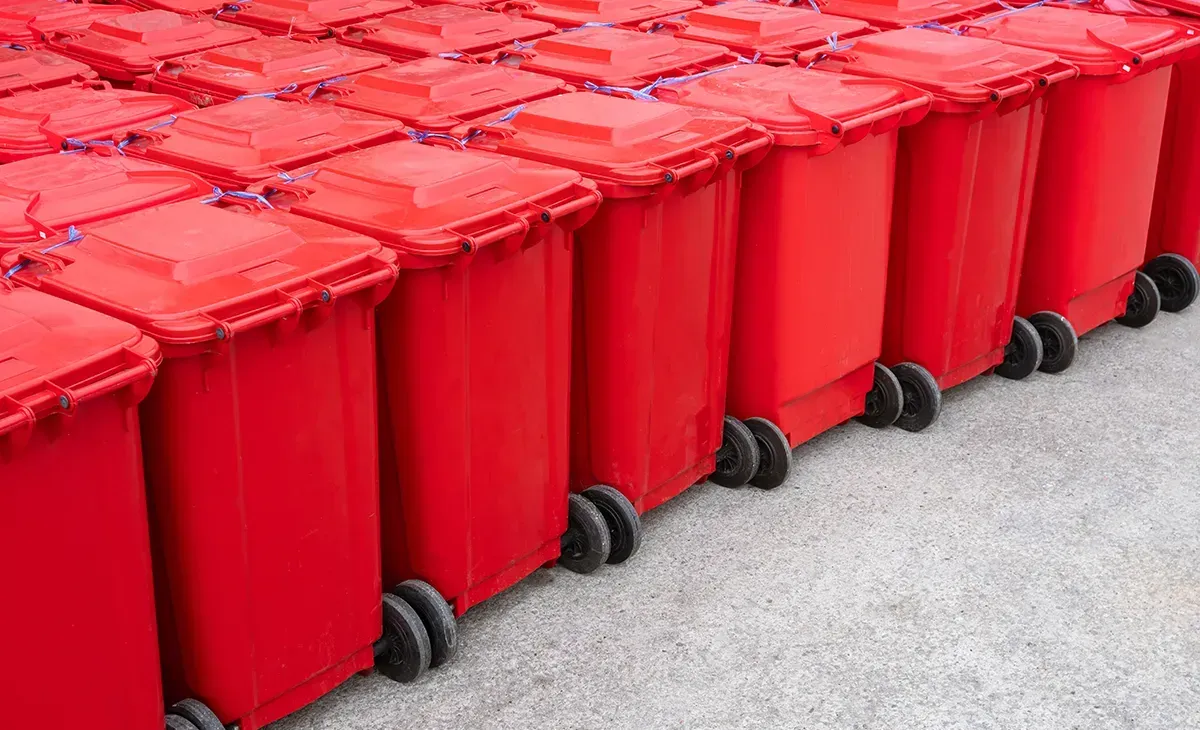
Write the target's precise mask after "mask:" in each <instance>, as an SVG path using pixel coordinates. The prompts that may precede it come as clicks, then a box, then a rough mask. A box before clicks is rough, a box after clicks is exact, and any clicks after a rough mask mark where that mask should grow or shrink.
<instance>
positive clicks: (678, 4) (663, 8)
mask: <svg viewBox="0 0 1200 730" xmlns="http://www.w3.org/2000/svg"><path fill="white" fill-rule="evenodd" d="M493 7H495V9H496V10H498V11H500V12H502V13H508V14H516V15H520V16H521V17H523V18H529V19H531V20H541V21H545V22H547V23H553V24H554V25H556V26H558V27H559V28H579V27H581V26H583V25H584V24H586V23H606V24H612V25H619V26H623V27H631V28H636V27H637V26H638V25H639V24H641V23H644V22H646V21H647V20H655V19H657V18H665V17H668V16H672V15H679V14H680V13H686V12H688V11H689V10H695V9H696V8H698V7H700V2H699V0H509V1H508V2H499V3H497V4H495V5H494V6H493Z"/></svg>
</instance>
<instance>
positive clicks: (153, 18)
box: [49, 10, 258, 74]
mask: <svg viewBox="0 0 1200 730" xmlns="http://www.w3.org/2000/svg"><path fill="white" fill-rule="evenodd" d="M257 37H258V32H257V31H253V30H250V29H248V28H239V27H237V26H235V25H230V24H229V23H223V22H221V21H219V20H213V19H212V18H188V17H184V16H182V15H178V14H177V13H170V12H167V11H165V10H145V11H143V12H140V13H130V14H129V15H118V16H115V17H112V18H105V19H103V20H97V21H96V22H94V23H92V24H91V25H90V26H88V27H87V28H86V29H83V30H72V31H60V32H58V33H55V34H54V35H52V36H50V39H49V43H50V47H51V48H53V49H54V50H56V51H58V52H59V53H62V54H64V55H67V56H70V57H72V58H77V59H79V60H81V61H85V62H87V63H92V64H99V65H102V66H111V67H114V68H120V69H122V70H124V71H126V72H128V73H131V74H143V73H150V72H151V71H153V70H154V67H155V66H156V65H157V64H158V63H159V62H160V61H164V60H166V59H169V58H178V57H179V56H186V55H187V54H189V53H196V52H198V51H204V50H207V49H209V48H217V47H219V46H228V45H232V44H234V43H243V42H245V41H248V40H253V39H254V38H257Z"/></svg>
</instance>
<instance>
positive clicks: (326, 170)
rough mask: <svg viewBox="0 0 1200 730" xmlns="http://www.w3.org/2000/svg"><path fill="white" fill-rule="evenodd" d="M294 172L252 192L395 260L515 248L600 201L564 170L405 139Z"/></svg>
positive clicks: (441, 259) (424, 262) (436, 260)
mask: <svg viewBox="0 0 1200 730" xmlns="http://www.w3.org/2000/svg"><path fill="white" fill-rule="evenodd" d="M291 174H292V177H293V178H294V179H295V182H291V183H283V184H277V183H264V184H263V185H260V186H256V188H255V189H256V190H258V189H267V188H271V189H274V190H275V191H276V194H274V195H272V196H271V202H272V204H274V205H276V206H279V207H283V208H286V209H288V210H290V211H291V212H292V213H295V214H298V215H302V216H305V217H308V218H315V219H317V220H322V221H325V222H327V223H332V224H334V225H338V226H342V227H343V228H347V229H349V230H352V231H358V232H360V233H364V234H366V235H369V236H372V237H374V238H377V239H379V240H380V241H382V242H383V243H384V244H385V245H387V246H390V247H392V248H393V249H395V250H396V251H397V252H398V253H400V255H401V258H400V262H401V265H406V264H412V265H416V266H428V265H430V263H433V264H441V263H448V262H449V261H450V260H451V259H452V258H454V257H457V256H462V255H473V254H474V253H476V252H477V251H478V250H479V249H480V248H482V247H484V246H488V245H491V244H495V243H501V242H509V243H512V244H519V243H520V242H521V241H522V240H523V239H524V238H525V236H526V234H527V233H528V232H529V230H530V229H531V228H534V227H536V226H540V225H544V224H546V223H549V222H551V221H559V220H562V219H565V218H567V217H568V216H571V217H572V220H573V221H574V222H575V223H578V222H580V221H578V217H579V216H575V215H574V214H576V213H580V212H581V211H588V210H590V209H592V208H595V206H596V205H597V204H599V202H600V195H599V193H597V192H596V186H595V185H594V184H593V183H591V182H586V181H584V180H583V178H582V177H580V175H579V173H577V172H574V171H571V170H566V169H563V168H561V167H551V166H549V165H543V164H540V163H537V162H529V161H527V160H519V159H516V158H512V157H504V156H501V155H495V154H491V153H489V152H479V151H476V150H457V149H455V150H451V149H446V148H442V147H431V146H426V145H421V144H414V143H412V142H393V143H391V144H386V145H382V146H379V147H372V148H371V149H368V150H362V151H360V152H355V153H353V154H349V155H343V156H341V157H336V158H334V159H332V160H327V161H325V162H322V163H319V164H317V165H313V166H312V167H309V168H304V169H302V170H296V171H293V172H292V173H291ZM289 191H294V193H295V194H293V195H289V194H288V192H289ZM585 215H586V214H585ZM572 227H574V226H572ZM464 242H466V243H467V244H468V245H467V246H465V247H464V246H463V243H464ZM468 249H469V250H468Z"/></svg>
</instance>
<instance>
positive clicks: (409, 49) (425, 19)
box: [338, 5, 555, 61]
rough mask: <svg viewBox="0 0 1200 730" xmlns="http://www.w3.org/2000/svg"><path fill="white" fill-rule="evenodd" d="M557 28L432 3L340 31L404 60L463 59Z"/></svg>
mask: <svg viewBox="0 0 1200 730" xmlns="http://www.w3.org/2000/svg"><path fill="white" fill-rule="evenodd" d="M553 32H555V27H554V26H553V25H551V24H550V23H545V22H542V21H538V20H530V19H528V18H520V17H509V16H508V15H503V14H501V13H493V12H490V11H488V10H481V9H478V8H470V7H465V6H462V5H430V6H428V7H423V8H416V9H414V10H406V11H404V12H402V13H395V14H394V15H388V16H386V17H384V18H380V19H379V20H373V21H371V22H369V23H360V24H356V25H353V26H350V27H349V28H346V29H344V30H341V31H339V32H338V41H339V42H341V43H344V44H346V45H349V46H357V47H359V48H365V49H367V50H370V51H376V52H378V53H384V54H387V55H388V56H390V57H392V58H394V59H397V60H402V61H403V60H409V59H413V58H423V57H426V56H442V57H444V58H464V59H465V58H473V57H478V56H480V55H481V54H485V53H488V52H489V51H495V50H498V49H500V48H501V47H503V46H507V45H510V44H512V43H513V42H514V41H517V42H528V41H531V40H533V39H535V38H541V37H542V36H546V35H549V34H551V33H553Z"/></svg>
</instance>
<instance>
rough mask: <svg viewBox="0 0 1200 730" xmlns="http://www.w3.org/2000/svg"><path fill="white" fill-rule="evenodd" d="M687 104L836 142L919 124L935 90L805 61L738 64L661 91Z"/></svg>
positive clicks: (795, 136) (826, 143)
mask: <svg viewBox="0 0 1200 730" xmlns="http://www.w3.org/2000/svg"><path fill="white" fill-rule="evenodd" d="M655 95H656V96H657V97H658V98H660V99H662V100H664V101H670V102H674V103H676V104H683V105H685V106H695V107H702V108H705V109H714V110H717V111H723V112H728V113H730V114H741V115H742V116H745V117H747V118H748V119H750V121H752V122H754V123H756V124H761V125H762V126H764V127H766V129H767V131H768V132H770V133H771V135H772V137H773V138H774V140H775V144H776V145H792V146H811V145H816V146H818V147H820V148H822V151H824V150H831V149H833V148H834V147H836V146H838V145H839V144H850V143H852V142H855V141H857V140H859V139H861V138H862V137H864V136H866V135H867V134H869V133H871V132H876V133H879V132H886V131H890V130H892V129H895V128H896V127H897V126H898V125H901V124H915V123H916V122H918V121H920V120H921V119H922V118H923V117H924V116H925V114H926V112H928V111H929V102H930V97H929V95H928V94H926V93H924V92H922V91H920V90H918V89H917V88H916V87H913V86H909V85H908V84H904V83H900V82H899V81H891V80H888V79H857V78H854V77H852V76H845V75H843V74H833V73H825V72H823V71H809V70H806V69H804V68H801V67H799V66H763V65H760V64H739V65H738V66H735V67H732V68H730V69H729V70H728V71H722V72H720V73H715V74H711V75H709V76H705V77H703V78H699V79H696V80H694V81H689V82H687V83H685V84H674V85H671V86H664V87H661V88H660V89H658V90H656V91H655Z"/></svg>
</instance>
